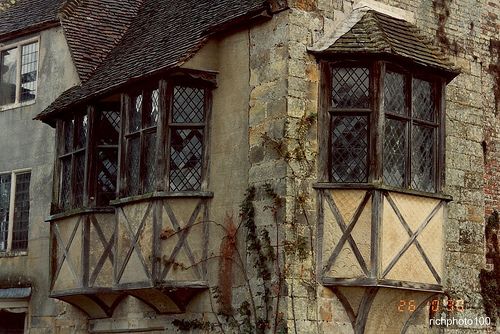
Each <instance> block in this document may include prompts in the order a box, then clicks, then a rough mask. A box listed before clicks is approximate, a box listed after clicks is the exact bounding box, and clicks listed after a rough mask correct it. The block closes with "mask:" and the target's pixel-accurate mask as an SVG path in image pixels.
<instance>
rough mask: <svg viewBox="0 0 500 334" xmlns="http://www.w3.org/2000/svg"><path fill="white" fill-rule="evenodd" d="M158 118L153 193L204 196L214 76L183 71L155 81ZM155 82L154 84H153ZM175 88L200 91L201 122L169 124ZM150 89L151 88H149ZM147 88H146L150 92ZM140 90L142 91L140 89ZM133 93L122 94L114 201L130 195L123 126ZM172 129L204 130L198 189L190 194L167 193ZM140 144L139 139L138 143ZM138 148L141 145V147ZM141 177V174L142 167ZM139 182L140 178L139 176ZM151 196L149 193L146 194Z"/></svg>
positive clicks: (141, 192) (126, 123)
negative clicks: (202, 116)
mask: <svg viewBox="0 0 500 334" xmlns="http://www.w3.org/2000/svg"><path fill="white" fill-rule="evenodd" d="M157 82H158V85H154V87H158V89H159V115H158V123H157V126H156V151H155V152H156V157H157V159H156V166H155V167H156V168H155V170H156V173H155V174H156V175H155V176H156V177H155V180H156V186H155V189H153V191H152V192H153V193H154V192H156V193H162V194H178V195H183V196H197V195H201V194H203V193H205V192H206V191H207V189H208V161H209V154H210V153H209V142H210V140H209V139H210V127H209V124H210V118H211V117H210V115H211V108H212V90H213V89H214V88H215V87H216V84H215V74H213V73H205V72H199V71H186V72H182V73H179V74H174V75H171V76H170V77H168V78H166V79H159V80H158V81H157ZM155 83H156V82H155ZM176 86H184V87H192V88H199V89H204V113H205V115H204V122H202V123H173V122H172V121H171V115H172V108H173V91H174V87H176ZM150 87H151V86H150ZM150 90H151V88H146V91H150ZM143 91H144V90H143ZM134 94H137V90H136V89H135V90H134V89H131V90H129V91H127V92H125V93H123V94H122V116H121V117H122V118H121V119H122V126H121V131H122V133H123V134H125V135H121V136H120V163H119V165H120V167H119V178H118V191H119V196H118V198H121V199H123V198H128V197H130V196H131V195H130V194H129V190H128V180H127V178H128V175H127V166H128V161H129V157H128V154H127V152H128V147H127V145H128V140H127V135H126V133H127V132H126V131H127V128H126V127H127V126H128V124H129V115H130V110H131V108H132V102H133V96H134ZM173 128H200V129H203V130H204V131H203V132H204V136H203V148H202V168H201V172H202V173H201V174H202V175H201V186H200V189H198V190H194V191H170V189H169V183H170V180H169V175H170V170H169V168H170V163H169V160H170V146H171V145H170V131H171V129H173ZM141 142H142V140H141ZM141 147H142V144H141ZM142 151H143V150H142V149H141V157H140V161H141V164H143V161H144V156H143V153H142ZM140 169H141V175H143V174H142V173H143V171H142V167H141V168H140ZM140 179H141V183H143V181H144V178H143V177H142V176H141V178H140ZM144 190H145V189H144V187H143V186H142V185H141V190H140V192H139V194H138V195H139V196H141V195H145V194H146V192H145V191H144ZM149 193H151V191H149Z"/></svg>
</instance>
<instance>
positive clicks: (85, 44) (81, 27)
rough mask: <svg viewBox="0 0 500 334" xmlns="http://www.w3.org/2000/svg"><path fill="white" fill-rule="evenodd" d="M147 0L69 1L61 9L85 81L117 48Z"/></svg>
mask: <svg viewBox="0 0 500 334" xmlns="http://www.w3.org/2000/svg"><path fill="white" fill-rule="evenodd" d="M142 3H143V0H121V1H117V0H85V1H82V0H68V1H67V2H66V4H65V5H64V7H63V8H62V9H61V17H62V25H63V28H64V33H65V35H66V39H67V42H68V45H69V47H70V50H71V54H72V56H73V60H74V62H75V66H76V70H77V72H78V75H79V77H80V80H81V81H86V80H87V79H88V78H89V77H90V75H91V74H92V72H93V71H94V70H95V69H96V67H97V66H98V65H99V64H100V63H101V62H102V61H103V60H104V58H105V57H106V56H107V55H108V53H109V52H110V51H111V49H112V48H113V47H114V46H116V44H117V43H118V41H119V40H120V39H121V37H122V36H123V34H124V33H125V31H126V30H127V28H128V27H129V26H130V23H131V22H132V19H133V18H134V17H135V16H136V15H137V12H138V11H139V8H140V6H141V5H142Z"/></svg>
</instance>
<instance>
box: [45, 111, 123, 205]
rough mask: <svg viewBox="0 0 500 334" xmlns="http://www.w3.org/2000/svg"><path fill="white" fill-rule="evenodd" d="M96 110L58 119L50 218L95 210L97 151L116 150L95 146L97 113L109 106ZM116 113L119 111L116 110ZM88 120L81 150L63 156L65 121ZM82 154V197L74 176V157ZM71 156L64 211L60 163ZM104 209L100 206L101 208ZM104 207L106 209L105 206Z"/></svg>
mask: <svg viewBox="0 0 500 334" xmlns="http://www.w3.org/2000/svg"><path fill="white" fill-rule="evenodd" d="M97 105H98V107H96V106H95V105H89V106H87V107H86V108H85V109H84V110H81V111H80V112H76V113H74V114H72V115H71V116H70V117H66V118H64V119H59V120H58V121H57V123H56V133H57V137H56V138H57V143H56V149H57V156H56V162H55V169H54V185H55V187H54V195H53V198H54V201H55V202H56V203H54V205H55V207H53V208H52V210H51V211H52V212H51V213H52V214H57V213H60V212H64V211H68V210H74V209H82V208H95V207H98V206H99V205H98V202H97V199H98V194H97V193H98V181H97V163H98V161H97V159H98V157H97V154H98V150H99V149H113V148H118V145H115V146H113V145H100V144H98V143H97V139H98V135H99V134H98V126H99V124H98V119H97V117H98V114H97V113H98V112H99V110H100V109H103V108H104V109H106V108H107V107H110V106H111V104H110V103H106V102H99V103H98V104H97ZM117 112H119V110H118V109H117ZM84 116H87V139H86V143H85V145H84V146H83V147H81V148H78V149H77V150H74V151H72V152H68V153H62V152H64V145H65V140H66V138H65V129H64V127H65V126H66V125H65V124H67V122H68V121H70V120H72V119H75V117H84ZM75 133H76V129H75V128H74V129H73V144H72V145H73V147H75V144H74V143H75V141H76V136H75ZM82 152H84V154H85V159H84V166H83V170H84V181H83V191H82V193H78V191H77V189H76V188H75V187H76V182H75V178H76V173H75V168H76V166H75V158H74V155H75V154H78V153H82ZM69 156H71V182H70V193H69V197H70V203H69V207H64V206H63V203H62V202H61V200H62V198H61V196H62V191H63V189H62V182H63V181H62V175H61V173H62V162H61V160H62V159H64V158H68V157H69ZM77 196H82V201H81V203H76V202H75V199H76V197H77ZM100 206H103V205H100ZM104 206H107V205H104Z"/></svg>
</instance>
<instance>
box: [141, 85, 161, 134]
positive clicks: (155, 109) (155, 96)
mask: <svg viewBox="0 0 500 334" xmlns="http://www.w3.org/2000/svg"><path fill="white" fill-rule="evenodd" d="M159 106H160V91H159V90H158V89H155V90H153V91H152V92H151V109H150V110H149V112H147V113H146V115H145V120H146V126H145V127H151V126H155V125H156V124H158V114H159Z"/></svg>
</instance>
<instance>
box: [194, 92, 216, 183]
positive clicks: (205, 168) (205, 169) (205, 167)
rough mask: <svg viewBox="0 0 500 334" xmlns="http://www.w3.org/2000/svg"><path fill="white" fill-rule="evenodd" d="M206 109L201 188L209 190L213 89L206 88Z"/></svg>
mask: <svg viewBox="0 0 500 334" xmlns="http://www.w3.org/2000/svg"><path fill="white" fill-rule="evenodd" d="M204 98H205V100H204V106H203V108H204V110H203V112H204V113H205V115H204V116H205V117H204V119H205V123H204V127H203V130H204V131H203V148H202V150H203V151H202V159H203V161H202V167H201V180H200V181H201V182H200V184H201V190H207V189H208V184H209V176H210V174H209V166H210V164H209V158H210V124H211V123H210V119H211V116H212V91H211V90H210V89H208V88H205V94H204ZM194 127H196V123H193V127H192V128H194Z"/></svg>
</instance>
